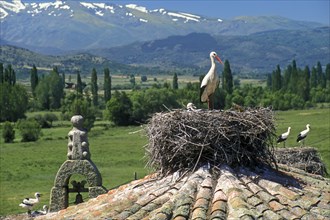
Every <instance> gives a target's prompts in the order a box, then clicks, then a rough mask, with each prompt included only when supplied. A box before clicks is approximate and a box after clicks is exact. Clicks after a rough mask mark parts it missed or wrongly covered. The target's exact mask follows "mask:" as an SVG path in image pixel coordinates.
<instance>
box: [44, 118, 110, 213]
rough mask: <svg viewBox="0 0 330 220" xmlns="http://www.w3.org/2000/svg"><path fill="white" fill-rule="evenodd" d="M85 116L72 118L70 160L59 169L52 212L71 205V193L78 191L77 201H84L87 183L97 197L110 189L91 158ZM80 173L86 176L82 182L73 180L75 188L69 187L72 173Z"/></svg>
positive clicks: (69, 134)
mask: <svg viewBox="0 0 330 220" xmlns="http://www.w3.org/2000/svg"><path fill="white" fill-rule="evenodd" d="M83 122H84V121H83V117H82V116H81V115H75V116H73V117H72V118H71V123H72V125H73V128H72V129H71V131H70V132H69V133H68V137H69V143H68V154H67V156H68V160H66V161H65V162H64V163H63V164H62V166H61V167H60V169H59V170H58V172H57V174H56V177H55V181H54V187H53V188H52V190H51V194H50V195H51V196H50V206H49V211H50V212H56V211H59V210H61V209H65V208H67V207H68V206H69V193H70V192H78V195H77V197H76V201H75V203H76V204H78V203H81V202H83V199H82V196H81V194H80V192H85V190H87V189H85V184H86V183H87V184H88V195H89V197H90V198H95V197H97V196H98V195H100V194H104V193H106V192H107V191H108V190H107V189H106V188H105V187H103V186H102V177H101V174H100V172H99V170H98V169H97V167H96V165H95V164H94V163H93V162H92V160H91V159H90V157H91V154H90V152H89V144H88V139H87V131H85V130H84V129H83ZM74 174H80V175H83V176H84V177H85V178H86V181H85V180H83V181H81V182H77V181H74V180H73V181H71V183H72V186H73V188H72V189H70V188H69V180H70V178H71V176H72V175H74Z"/></svg>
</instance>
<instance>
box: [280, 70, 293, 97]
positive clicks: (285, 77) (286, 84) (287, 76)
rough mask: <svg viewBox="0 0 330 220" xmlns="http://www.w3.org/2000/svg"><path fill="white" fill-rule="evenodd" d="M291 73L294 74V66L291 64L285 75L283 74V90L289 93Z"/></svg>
mask: <svg viewBox="0 0 330 220" xmlns="http://www.w3.org/2000/svg"><path fill="white" fill-rule="evenodd" d="M291 73H292V66H291V64H290V65H288V67H287V68H286V70H285V71H284V74H283V83H282V88H283V89H284V90H285V91H288V90H289V89H290V80H291Z"/></svg>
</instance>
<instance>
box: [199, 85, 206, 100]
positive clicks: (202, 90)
mask: <svg viewBox="0 0 330 220" xmlns="http://www.w3.org/2000/svg"><path fill="white" fill-rule="evenodd" d="M205 88H206V85H205V86H202V87H201V89H200V90H199V91H200V94H199V100H200V102H201V103H203V102H206V101H207V100H205V99H204V100H203V94H204V91H205Z"/></svg>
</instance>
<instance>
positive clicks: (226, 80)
mask: <svg viewBox="0 0 330 220" xmlns="http://www.w3.org/2000/svg"><path fill="white" fill-rule="evenodd" d="M223 85H224V90H225V91H226V92H227V93H229V94H232V93H233V75H232V74H231V69H230V64H229V61H228V60H226V61H225V65H224V69H223Z"/></svg>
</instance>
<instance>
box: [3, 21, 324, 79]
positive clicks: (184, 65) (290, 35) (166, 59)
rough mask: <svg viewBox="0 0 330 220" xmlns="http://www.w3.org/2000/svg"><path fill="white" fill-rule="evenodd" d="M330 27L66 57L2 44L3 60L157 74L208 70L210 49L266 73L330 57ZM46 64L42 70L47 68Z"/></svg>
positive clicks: (243, 70)
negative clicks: (292, 63) (292, 64)
mask: <svg viewBox="0 0 330 220" xmlns="http://www.w3.org/2000/svg"><path fill="white" fill-rule="evenodd" d="M329 33H330V28H329V27H324V28H315V29H311V30H274V31H265V32H259V33H255V34H251V35H247V36H211V35H209V34H206V33H192V34H188V35H186V36H170V37H167V38H165V39H160V40H153V41H147V42H139V43H133V44H129V45H126V46H122V47H113V48H110V49H97V50H84V51H80V52H76V53H72V54H70V55H65V56H49V55H41V54H38V53H34V52H32V51H29V50H27V49H22V48H18V47H13V46H1V51H0V52H1V58H0V61H1V62H3V63H11V64H13V65H14V66H16V68H18V69H19V70H20V71H19V72H22V74H24V73H25V74H27V73H28V72H27V73H26V71H25V72H24V68H25V69H26V67H28V68H30V67H31V66H32V65H33V64H35V65H36V66H38V67H43V68H49V69H50V68H52V67H53V66H58V67H59V68H60V69H62V70H64V71H66V72H68V73H74V72H75V71H76V70H80V71H81V72H82V74H89V73H90V72H91V69H92V68H96V69H97V70H98V72H103V69H104V67H109V68H110V70H111V71H112V72H113V73H124V74H132V73H134V74H136V73H140V74H141V73H146V74H156V73H160V72H162V71H165V72H168V71H176V72H178V73H184V74H204V73H206V71H207V69H208V68H209V65H210V61H209V53H210V52H211V51H213V50H214V51H216V52H217V53H218V54H219V55H220V57H221V58H222V59H223V60H226V59H227V60H229V62H230V64H231V69H232V71H233V72H234V73H237V74H251V73H253V74H265V73H270V72H272V71H273V70H274V69H275V67H276V65H278V64H279V65H280V66H281V68H282V69H284V68H286V66H287V65H288V64H289V63H291V62H292V60H293V59H295V60H296V61H297V65H298V67H301V68H304V67H305V66H306V65H308V66H310V67H312V66H313V65H315V64H316V63H317V62H318V61H320V62H321V64H322V65H326V64H327V63H329V61H330V39H329ZM43 68H42V69H43Z"/></svg>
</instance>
